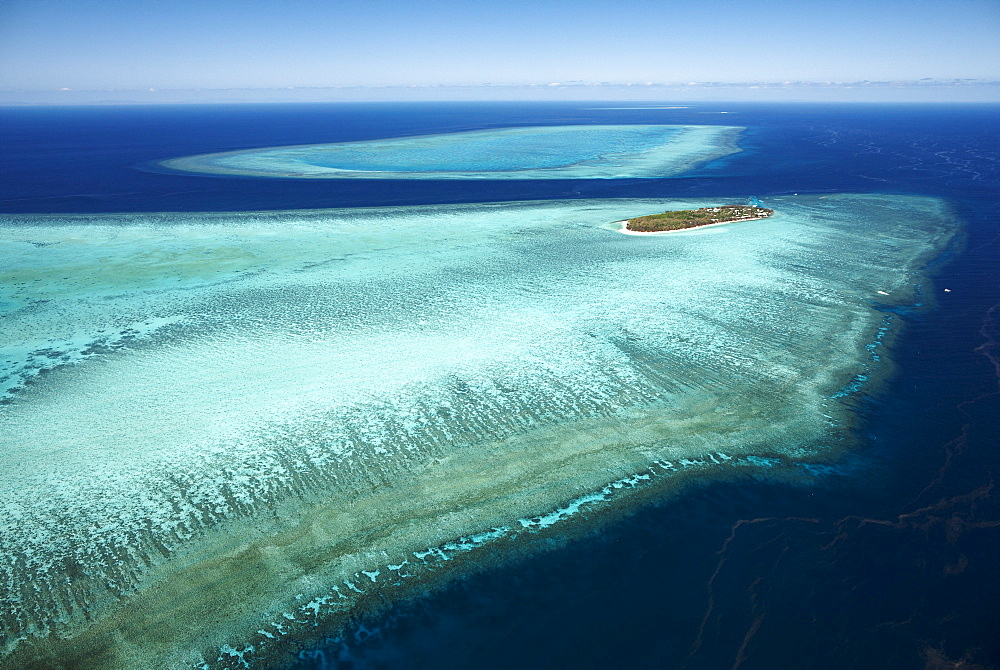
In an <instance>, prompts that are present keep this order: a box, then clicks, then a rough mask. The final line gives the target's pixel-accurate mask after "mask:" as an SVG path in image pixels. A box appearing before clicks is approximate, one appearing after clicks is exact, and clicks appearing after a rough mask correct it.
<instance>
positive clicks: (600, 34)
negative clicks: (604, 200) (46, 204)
mask: <svg viewBox="0 0 1000 670" xmlns="http://www.w3.org/2000/svg"><path fill="white" fill-rule="evenodd" d="M928 78H929V79H945V80H951V79H983V80H994V81H1000V0H825V1H820V0H796V1H794V2H793V1H786V0H773V1H768V0H755V1H749V0H658V1H657V0H611V1H609V0H600V1H598V0H574V1H569V0H490V1H482V0H462V1H457V0H407V1H405V2H404V1H402V0H364V1H359V0H326V1H320V0H172V1H165V0H0V90H6V91H27V92H38V91H58V90H60V89H73V90H99V91H108V90H112V89H113V90H119V91H121V90H136V91H148V90H149V89H160V90H163V89H183V90H188V89H269V88H289V87H293V88H294V87H358V86H364V87H385V86H424V87H426V86H478V85H481V84H485V83H491V84H509V85H527V84H535V85H548V84H555V83H559V84H562V85H567V84H572V83H574V82H583V83H587V84H598V83H602V82H604V83H609V84H625V83H633V84H645V83H647V82H651V83H653V84H656V85H659V84H670V85H674V84H678V83H684V84H686V83H688V82H728V83H746V82H762V81H763V82H798V81H806V82H828V81H835V82H856V81H862V80H878V81H882V80H921V79H928Z"/></svg>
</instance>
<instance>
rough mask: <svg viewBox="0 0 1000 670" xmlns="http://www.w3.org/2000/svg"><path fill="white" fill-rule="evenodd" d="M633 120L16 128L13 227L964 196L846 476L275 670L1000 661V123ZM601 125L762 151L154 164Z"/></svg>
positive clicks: (511, 107)
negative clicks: (396, 169) (341, 168)
mask: <svg viewBox="0 0 1000 670" xmlns="http://www.w3.org/2000/svg"><path fill="white" fill-rule="evenodd" d="M681 104H683V103H681ZM625 106H626V105H624V104H622V105H617V104H607V103H590V104H586V103H572V104H569V103H567V104H541V103H539V104H526V103H516V104H515V103H481V104H472V103H451V104H429V103H428V104H378V105H375V104H371V105H366V104H341V105H332V104H331V105H320V104H311V105H280V106H279V105H245V106H222V105H220V106H163V107H90V108H3V109H0V212H5V213H68V212H88V213H97V212H128V211H135V212H152V211H237V210H268V209H298V208H322V207H353V206H381V205H408V204H425V203H426V204H429V203H448V202H485V201H505V200H530V199H555V198H593V197H628V196H637V197H639V196H641V197H651V196H682V197H708V196H715V195H719V196H726V197H732V196H733V195H734V194H735V195H739V196H741V197H749V196H756V197H759V198H760V199H761V201H762V202H763V203H764V204H765V205H766V204H767V197H768V196H770V195H778V194H782V195H784V194H792V193H798V194H800V195H801V194H808V193H828V192H875V193H901V194H920V195H931V196H937V197H942V198H946V199H948V200H949V201H950V202H951V203H952V205H953V207H954V210H955V211H956V212H957V214H958V215H959V217H960V218H961V220H962V222H963V224H964V226H965V234H964V236H963V240H962V241H961V242H960V243H959V244H956V245H955V247H954V248H952V249H951V250H949V251H948V252H947V253H946V255H945V256H944V257H942V258H940V259H938V260H937V261H936V262H935V265H934V268H933V273H932V274H933V277H934V278H933V282H932V285H929V286H927V287H925V290H926V294H927V296H928V304H933V305H934V306H933V308H932V309H929V310H926V311H921V312H918V313H913V314H902V315H900V316H899V318H902V319H904V320H905V322H906V324H907V327H906V329H905V331H904V333H903V335H902V337H901V338H899V339H898V340H897V341H896V342H895V344H894V347H895V350H894V351H893V354H892V357H893V359H894V360H895V361H896V362H897V364H898V367H897V370H896V375H895V376H894V377H893V378H892V379H891V381H890V382H889V383H888V384H887V385H886V386H884V387H882V388H881V389H880V390H879V391H878V394H877V395H875V396H866V395H862V396H861V397H860V398H859V400H858V402H857V405H856V412H857V414H858V418H859V422H858V430H859V431H860V432H861V434H862V437H863V440H862V446H861V447H860V448H859V449H857V450H856V451H855V452H854V453H853V455H851V456H850V457H849V458H847V459H846V460H845V461H843V462H842V463H841V464H840V465H839V466H837V467H834V468H824V469H814V470H807V469H797V470H794V471H791V472H788V471H776V472H775V473H774V475H773V476H764V475H756V476H754V477H747V478H745V479H739V480H729V481H704V482H702V483H700V484H693V485H689V486H688V487H687V488H686V489H684V490H683V491H682V492H681V493H680V494H679V495H674V496H672V497H670V498H669V499H665V500H655V499H650V500H645V501H642V504H641V505H640V506H639V507H638V508H637V509H631V510H621V511H620V513H617V514H610V515H608V518H607V519H606V520H603V521H599V520H597V519H593V520H592V522H593V523H592V524H588V523H587V522H586V520H584V522H582V523H575V524H566V526H567V528H566V529H563V530H559V531H558V533H553V534H550V535H548V536H545V537H544V538H539V542H538V543H536V545H535V546H534V549H535V551H533V552H532V553H530V554H528V555H521V556H518V555H513V554H512V552H506V554H505V555H504V556H502V557H501V556H498V560H497V561H494V562H491V563H490V565H489V566H488V567H487V566H485V565H484V567H483V570H482V571H480V572H479V573H478V574H474V575H472V576H470V577H466V578H464V579H462V580H461V581H458V582H452V583H450V584H446V585H443V586H440V587H438V588H436V589H435V590H432V591H430V592H428V593H425V594H423V595H422V596H420V597H418V598H415V599H414V600H412V601H409V602H406V603H402V604H396V605H393V606H392V607H390V608H388V609H384V610H382V611H376V612H372V613H370V614H368V615H366V616H365V617H363V618H362V619H359V620H358V621H356V622H354V624H352V626H351V627H349V628H348V629H346V630H316V631H315V636H314V637H312V638H310V639H304V640H299V641H298V643H299V647H298V649H296V650H294V651H290V652H289V654H288V656H287V658H285V659H284V661H282V662H281V663H280V664H278V665H276V666H274V667H281V668H295V669H296V670H307V669H308V670H318V669H320V668H324V669H325V668H358V669H360V668H480V669H487V668H497V669H499V668H610V667H637V668H690V669H699V668H706V669H709V668H742V669H751V668H762V669H770V668H830V669H838V670H840V669H845V668H880V669H883V668H885V669H889V668H901V669H902V668H995V667H1000V607H998V605H997V604H998V603H1000V503H998V501H1000V492H998V486H1000V106H992V105H979V106H947V105H924V106H912V105H806V104H801V105H793V104H781V105H778V104H771V105H751V104H742V103H740V104H737V103H725V104H723V103H710V104H709V103H700V104H691V105H690V106H689V107H687V108H685V109H651V108H641V109H631V110H629V109H620V108H621V107H625ZM611 108H618V109H611ZM719 112H728V113H726V114H720V113H719ZM590 123H593V124H615V123H634V124H646V123H648V124H675V123H676V124H689V123H693V124H705V123H708V124H712V123H718V124H725V125H740V126H745V127H746V128H747V129H748V130H747V131H746V133H745V134H744V136H743V139H742V141H741V146H742V147H743V149H744V151H743V152H741V153H739V154H736V155H733V156H730V157H728V158H726V159H723V160H720V161H717V162H715V163H712V164H709V165H707V166H705V167H703V168H701V169H700V170H699V171H697V172H696V173H694V174H692V175H689V176H686V177H683V178H673V179H662V180H649V179H647V180H620V181H535V182H517V181H504V182H485V181H484V182H480V181H476V182H434V181H427V182H422V181H405V182H403V181H377V182H375V181H372V182H365V181H360V180H351V181H322V180H320V181H295V180H280V179H253V178H233V177H205V176H197V175H183V174H173V173H168V172H165V171H162V170H158V169H157V168H156V167H155V165H154V164H155V162H156V161H158V160H161V159H165V158H171V157H176V156H183V155H189V154H198V153H208V152H217V151H232V150H238V149H248V148H254V147H265V146H276V145H286V144H310V143H322V142H340V141H350V140H361V139H376V138H384V137H397V136H410V135H420V134H429V133H441V132H453V131H462V130H477V129H488V128H500V127H509V126H519V125H544V124H590ZM0 262H2V259H0ZM944 289H948V291H945V290H944ZM560 533H561V534H560ZM502 549H503V548H502V547H497V548H496V549H495V551H502ZM501 559H502V560H501ZM257 667H262V666H257Z"/></svg>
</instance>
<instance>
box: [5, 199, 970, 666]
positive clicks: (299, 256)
mask: <svg viewBox="0 0 1000 670" xmlns="http://www.w3.org/2000/svg"><path fill="white" fill-rule="evenodd" d="M710 204H711V203H706V202H699V201H679V200H664V199H658V200H642V199H621V200H578V201H556V202H523V203H505V204H477V205H448V206H426V207H407V208H398V209H394V208H382V209H367V210H316V211H297V212H272V213H233V214H226V213H213V214H207V213H206V214H159V215H155V214H134V215H79V216H72V215H63V216H41V215H38V216H33V215H17V216H15V215H3V216H0V255H2V257H3V258H4V259H5V261H6V262H5V264H4V265H3V267H2V268H0V280H2V281H0V287H2V291H3V293H2V294H0V305H2V309H3V315H4V322H5V324H6V327H5V329H4V331H3V336H2V340H0V349H2V353H3V355H2V356H0V361H3V362H2V365H3V366H4V367H3V368H2V369H0V380H2V383H3V390H4V392H5V398H4V402H3V404H2V405H0V423H2V431H0V480H2V487H0V496H2V505H3V508H4V510H5V511H6V513H5V515H4V517H3V518H2V519H0V528H2V532H0V580H2V583H3V589H2V593H3V598H4V601H3V602H2V604H0V630H2V631H3V640H2V644H3V647H2V650H0V653H2V654H3V657H2V658H0V667H10V668H14V667H17V668H42V667H52V666H53V664H54V662H55V659H66V658H72V659H74V660H73V663H74V665H73V667H76V668H105V669H109V668H163V667H175V666H178V665H183V664H188V665H200V667H210V666H212V667H214V664H215V663H216V662H219V663H223V664H225V663H227V662H230V661H233V662H235V661H234V659H243V658H252V659H260V658H265V657H266V656H267V654H268V653H270V652H269V650H271V649H274V648H277V647H278V646H280V644H281V643H282V642H281V641H282V640H283V639H284V638H286V637H287V636H289V635H294V631H295V630H296V627H298V626H306V625H311V624H312V623H314V622H316V621H335V620H336V619H337V618H338V617H347V616H350V615H351V613H352V612H354V611H357V609H358V608H360V607H363V606H364V603H365V601H366V599H379V598H389V599H391V598H392V597H393V594H394V593H396V590H400V589H404V587H405V585H406V584H407V583H410V582H412V583H419V582H421V580H425V579H431V578H434V579H439V578H446V577H447V575H449V574H451V573H455V574H458V573H460V572H461V570H462V569H463V568H462V565H463V562H462V560H460V559H461V557H462V556H463V555H467V554H469V555H471V554H474V553H475V552H477V551H480V550H481V549H482V548H484V547H489V546H491V545H495V544H497V543H507V545H505V546H509V547H510V550H511V551H514V550H515V548H516V547H519V546H522V545H523V546H525V547H530V545H531V538H532V537H533V534H534V533H537V532H539V530H540V529H544V528H546V527H548V526H550V525H553V524H557V523H561V522H563V521H565V520H567V519H570V518H572V517H573V516H574V515H575V514H576V513H577V512H578V511H579V510H581V509H586V510H588V512H590V513H598V512H599V510H600V508H601V505H602V504H604V502H605V501H608V500H610V499H612V498H614V499H621V500H624V501H625V503H624V504H627V500H628V496H629V495H630V491H633V490H636V489H645V490H648V489H655V488H656V487H660V488H661V489H663V490H664V491H669V490H670V488H671V487H672V486H674V485H675V484H676V483H677V482H680V481H683V480H684V479H685V478H687V477H697V476H702V475H706V474H708V473H712V474H714V475H717V476H726V473H729V472H752V471H755V470H758V469H761V468H768V467H773V466H774V464H775V463H796V462H803V463H806V462H816V461H825V460H829V459H833V458H836V457H837V456H838V454H840V453H841V452H842V450H843V449H846V448H849V447H850V446H851V443H852V439H851V430H850V429H851V423H852V419H851V416H852V414H851V411H850V404H851V399H852V394H854V393H855V392H856V391H857V389H858V388H860V387H861V386H863V385H871V384H875V383H877V380H878V379H879V377H880V376H881V375H883V374H885V373H886V372H887V369H886V366H887V365H888V364H889V357H888V356H887V355H886V354H887V352H888V346H887V345H886V343H887V342H888V341H889V339H887V338H890V337H891V335H892V333H893V332H894V330H895V328H896V327H897V322H896V321H895V320H894V319H893V315H892V312H891V310H887V309H885V307H886V306H893V305H912V304H914V303H915V302H916V301H917V297H916V293H915V291H916V286H917V285H919V284H921V283H923V282H925V281H926V280H925V278H924V277H923V275H922V273H923V271H924V268H925V266H926V264H927V262H928V261H929V260H930V259H931V258H933V257H934V256H935V255H937V254H938V253H939V252H940V251H941V249H942V248H944V246H945V245H946V244H947V243H948V241H949V239H950V238H951V236H952V235H953V234H954V232H955V222H954V219H953V216H952V215H951V212H950V211H949V209H948V207H947V206H946V205H945V204H944V203H943V201H941V200H938V199H934V198H927V197H915V196H897V195H893V196H888V195H884V196H883V195H850V194H839V195H824V196H801V197H774V198H770V199H768V203H767V205H768V206H769V207H773V208H774V210H775V211H776V212H777V213H776V214H775V215H774V216H772V217H770V219H769V220H768V222H767V226H766V227H765V226H751V225H747V226H720V227H712V228H706V229H704V230H692V231H689V232H685V233H684V234H678V235H668V236H662V237H655V236H650V237H638V236H622V235H619V234H616V232H615V231H616V230H617V225H616V224H615V223H614V222H620V221H621V220H623V218H628V217H635V216H639V215H642V214H644V213H648V212H650V211H664V210H671V209H695V208H699V207H705V206H708V205H710ZM223 667H228V666H225V665H224V666H223Z"/></svg>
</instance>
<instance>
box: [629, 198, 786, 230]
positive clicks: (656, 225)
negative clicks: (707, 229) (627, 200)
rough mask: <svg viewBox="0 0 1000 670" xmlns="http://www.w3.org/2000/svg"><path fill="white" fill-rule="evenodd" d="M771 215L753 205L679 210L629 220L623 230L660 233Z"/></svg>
mask: <svg viewBox="0 0 1000 670" xmlns="http://www.w3.org/2000/svg"><path fill="white" fill-rule="evenodd" d="M772 214H774V210H773V209H767V208H765V207H757V206H755V205H722V206H720V207H702V208H701V209H680V210H677V211H674V212H664V213H662V214H651V215H649V216H640V217H638V218H635V219H629V220H628V221H626V222H625V229H626V230H629V231H632V232H636V233H660V232H665V231H668V230H684V229H685V228H697V227H698V226H710V225H712V224H715V223H730V222H733V221H752V220H754V219H766V218H767V217H769V216H771V215H772Z"/></svg>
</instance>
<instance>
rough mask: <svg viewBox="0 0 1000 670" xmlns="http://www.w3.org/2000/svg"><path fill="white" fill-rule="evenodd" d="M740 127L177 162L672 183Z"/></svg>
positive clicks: (589, 132) (265, 173) (409, 175)
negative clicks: (670, 179)
mask: <svg viewBox="0 0 1000 670" xmlns="http://www.w3.org/2000/svg"><path fill="white" fill-rule="evenodd" d="M740 130H741V128H739V127H736V126H667V125H614V126H534V127H528V128H503V129H500V130H480V131H473V132H464V133H449V134H444V135H426V136H421V137H404V138H395V139H384V140H371V141H365V142H345V143H341V144H316V145H304V146H289V147H268V148H263V149H251V150H246V151H232V152H226V153H215V154H201V155H197V156H186V157H182V158H172V159H170V160H166V161H162V163H161V165H163V166H164V167H167V168H170V169H173V170H182V171H186V172H201V173H206V174H226V175H243V176H256V177H284V178H289V177H292V178H299V179H428V178H433V179H613V178H623V177H670V176H674V175H677V174H681V173H683V172H687V171H689V170H691V169H693V168H694V167H696V166H698V165H701V164H703V163H705V162H708V161H710V160H713V159H716V158H720V157H722V156H726V155H729V154H731V153H734V152H736V151H738V148H737V147H736V137H737V135H738V133H739V131H740Z"/></svg>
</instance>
